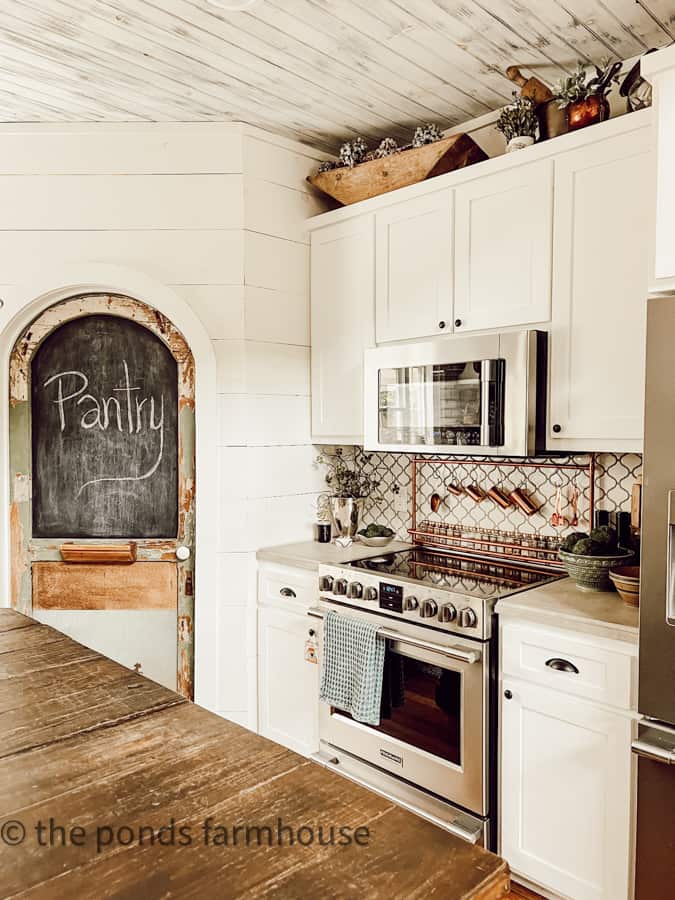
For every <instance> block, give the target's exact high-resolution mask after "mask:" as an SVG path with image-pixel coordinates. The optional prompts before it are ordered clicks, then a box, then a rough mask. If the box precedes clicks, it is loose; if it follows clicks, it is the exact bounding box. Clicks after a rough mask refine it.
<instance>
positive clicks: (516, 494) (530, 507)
mask: <svg viewBox="0 0 675 900" xmlns="http://www.w3.org/2000/svg"><path fill="white" fill-rule="evenodd" d="M509 497H510V498H511V500H512V501H513V502H514V503H515V504H516V506H517V507H518V508H519V509H521V510H522V511H523V512H524V513H525V515H526V516H533V515H534V514H535V513H536V511H537V507H536V506H535V505H534V503H533V502H532V500H531V499H530V498H529V497H528V496H527V494H526V493H525V491H521V489H520V488H516V489H515V490H514V491H511V493H510V494H509Z"/></svg>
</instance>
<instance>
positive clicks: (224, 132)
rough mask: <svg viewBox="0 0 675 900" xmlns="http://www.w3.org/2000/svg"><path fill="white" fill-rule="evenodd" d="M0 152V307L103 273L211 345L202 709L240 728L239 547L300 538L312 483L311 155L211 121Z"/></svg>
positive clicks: (111, 131)
mask: <svg viewBox="0 0 675 900" xmlns="http://www.w3.org/2000/svg"><path fill="white" fill-rule="evenodd" d="M0 145H1V146H2V152H1V153H0V297H5V298H6V299H7V298H9V297H11V295H12V294H13V293H14V292H15V291H16V285H17V284H20V283H22V282H27V281H29V280H31V279H32V278H33V277H34V273H35V271H36V269H37V268H39V267H40V266H44V267H47V266H56V265H57V264H62V263H69V262H70V263H74V264H75V265H77V263H78V262H84V261H89V262H91V261H95V262H104V263H112V264H115V265H118V266H122V267H128V268H132V269H136V270H139V271H140V272H143V273H145V274H147V275H149V276H151V277H152V278H154V279H156V280H158V281H160V282H162V283H163V284H166V285H169V286H171V287H172V288H173V289H174V290H175V291H176V292H177V293H178V294H179V295H180V296H182V297H183V298H184V299H185V300H186V302H187V303H188V304H189V305H190V306H191V307H192V308H193V310H194V311H195V313H196V314H197V315H198V317H199V318H200V319H201V320H202V322H203V324H204V326H205V328H206V330H207V332H208V334H209V336H210V337H211V339H212V341H213V343H214V347H215V352H216V358H217V364H218V372H217V391H218V394H219V397H218V400H219V408H220V416H219V421H218V422H217V423H216V422H214V423H213V427H214V429H216V428H217V431H218V444H219V466H218V471H214V472H213V473H212V482H211V483H207V484H204V483H202V484H199V485H198V487H197V503H199V493H200V491H213V490H217V491H218V495H219V507H220V516H219V520H218V521H217V522H214V523H213V528H214V529H217V531H218V554H219V570H220V577H219V581H218V584H217V585H214V586H212V587H213V589H214V590H216V591H217V594H218V598H219V657H220V662H221V666H220V675H219V685H218V701H217V707H218V710H219V711H220V712H221V713H222V714H223V715H227V716H229V717H231V718H234V719H236V720H237V721H240V722H243V723H244V724H251V725H254V724H255V550H256V549H257V548H258V547H260V546H263V545H265V544H272V543H282V542H284V541H292V540H296V539H302V538H304V537H306V536H308V535H309V534H310V533H311V523H312V502H313V495H314V493H315V492H316V490H317V489H318V486H319V476H318V473H316V472H315V471H314V470H313V469H312V466H311V464H310V463H311V459H312V448H311V446H310V443H309V346H308V344H309V337H308V318H309V296H308V276H309V256H308V242H307V241H308V239H307V235H306V234H305V232H304V228H303V222H304V220H305V219H306V217H307V216H309V215H312V214H314V213H316V212H319V211H321V207H320V205H319V203H318V201H317V200H316V199H315V198H314V197H313V196H312V195H310V194H309V193H308V192H307V190H306V188H305V182H304V178H305V176H306V174H307V173H308V172H309V171H310V170H311V169H313V168H314V167H315V166H316V165H317V161H318V160H319V159H320V158H321V156H322V155H321V153H318V152H315V151H312V150H311V149H309V148H308V147H306V146H304V145H300V144H296V143H294V142H291V141H289V140H286V139H284V138H279V137H274V136H272V135H269V134H267V133H265V132H261V131H257V130H256V129H251V128H248V127H246V126H240V125H222V124H221V125H211V124H186V125H169V126H167V125H131V124H127V125H86V126H69V125H62V126H49V125H42V126H40V125H21V126H19V125H4V126H0ZM200 589H202V590H203V589H204V587H203V586H202V587H201V588H200V585H199V579H197V590H198V591H199V590H200ZM209 589H210V588H209ZM198 611H199V594H198V595H197V615H199V612H198Z"/></svg>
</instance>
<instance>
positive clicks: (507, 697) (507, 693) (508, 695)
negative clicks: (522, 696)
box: [504, 691, 513, 700]
mask: <svg viewBox="0 0 675 900" xmlns="http://www.w3.org/2000/svg"><path fill="white" fill-rule="evenodd" d="M504 696H505V697H506V699H507V700H510V699H511V697H513V692H512V691H504Z"/></svg>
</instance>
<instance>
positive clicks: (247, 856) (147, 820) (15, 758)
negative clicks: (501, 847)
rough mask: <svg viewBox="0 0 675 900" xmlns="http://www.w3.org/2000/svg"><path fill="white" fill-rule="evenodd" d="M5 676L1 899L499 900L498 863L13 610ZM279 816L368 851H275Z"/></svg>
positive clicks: (0, 639) (6, 628) (1, 630)
mask: <svg viewBox="0 0 675 900" xmlns="http://www.w3.org/2000/svg"><path fill="white" fill-rule="evenodd" d="M20 636H23V638H24V641H25V644H24V646H23V647H22V646H21V641H20V640H19V641H17V639H18V638H20ZM29 659H30V660H32V667H31V666H28V665H27V660H29ZM38 661H39V664H38ZM0 667H1V668H0V721H1V722H2V725H3V730H2V735H1V741H0V747H1V750H2V757H3V759H2V766H1V767H0V808H1V809H2V820H3V823H4V822H7V821H9V820H18V821H21V822H22V823H23V825H24V827H25V828H26V836H25V839H24V840H23V842H22V843H21V845H20V846H8V845H7V844H0V865H1V866H2V872H3V884H2V893H3V896H9V895H12V896H36V897H37V896H48V897H50V898H60V897H63V898H71V897H74V896H77V897H78V898H89V897H91V898H94V897H95V898H100V897H111V896H118V897H119V896H126V897H143V898H147V900H152V898H159V897H162V898H168V897H195V898H196V897H204V896H214V895H218V896H229V897H242V898H244V897H246V898H260V897H271V896H275V897H278V896H283V897H298V898H299V897H301V896H308V897H312V896H321V897H326V898H338V897H348V896H367V897H369V898H370V897H372V898H387V900H391V898H397V897H401V898H404V897H405V898H420V900H421V898H428V897H430V898H447V900H470V898H472V900H479V898H480V900H494V898H500V897H506V896H507V894H508V890H509V875H508V868H507V866H506V864H505V863H504V862H503V861H502V860H500V859H499V857H497V856H494V855H493V854H491V853H488V852H487V851H485V850H482V849H481V848H478V847H475V846H473V845H471V844H467V843H465V842H463V841H461V840H459V839H458V838H455V837H453V836H452V835H449V834H447V833H446V832H444V831H442V830H440V829H438V828H436V827H435V826H433V825H431V824H429V823H427V822H425V821H423V820H421V819H419V818H417V817H415V816H413V815H412V814H411V813H408V812H406V811H404V810H402V809H400V808H399V807H397V806H395V805H393V804H392V803H391V802H390V801H388V800H385V799H383V798H381V797H378V796H377V795H375V794H373V793H371V792H370V791H367V790H365V789H363V788H360V787H358V786H356V785H354V784H352V783H351V782H348V781H345V780H343V779H341V778H340V777H339V776H337V775H334V774H332V773H330V772H327V771H326V770H325V769H323V768H322V767H320V766H317V765H315V764H314V763H312V762H310V761H308V760H307V759H305V758H303V757H300V756H298V755H297V754H295V753H292V752H291V751H289V750H286V749H285V748H283V747H281V746H279V745H277V744H274V743H272V742H271V741H268V740H265V739H263V738H261V737H259V736H257V735H255V734H253V733H251V732H248V731H246V730H244V729H242V728H240V727H238V726H236V725H234V724H232V723H229V722H227V721H225V720H223V719H221V718H219V717H217V716H215V715H213V714H211V713H208V712H206V711H205V710H203V709H201V708H199V707H197V706H194V705H193V704H191V703H189V702H187V701H185V700H184V699H183V698H182V697H180V696H178V695H177V694H174V693H173V692H171V691H168V690H166V689H164V688H161V687H159V686H158V685H156V684H154V683H152V682H149V681H147V680H146V679H144V678H143V677H142V676H139V675H136V674H135V673H132V672H129V671H128V670H126V669H124V668H122V667H121V666H118V665H117V664H115V663H113V662H111V661H110V660H107V659H105V658H104V657H102V656H100V655H98V654H95V653H92V652H91V651H87V650H86V649H85V648H82V647H79V645H77V644H75V643H74V642H73V641H71V640H69V639H68V638H63V637H61V636H59V635H57V634H56V633H55V632H53V630H52V629H50V628H47V627H45V626H42V625H38V624H36V623H34V622H32V620H30V619H26V618H25V617H22V616H21V615H20V614H18V613H16V612H13V611H6V610H0ZM50 817H51V818H52V819H53V820H54V825H61V826H64V827H65V829H66V832H65V838H64V842H62V841H61V837H60V832H58V831H53V832H52V834H53V835H54V836H55V837H54V838H53V840H52V844H53V846H48V847H45V846H40V845H39V842H38V833H37V832H36V831H35V825H36V824H38V823H42V824H43V826H44V829H48V824H49V820H50ZM207 819H210V825H209V829H210V831H205V830H204V822H205V821H206V820H207ZM278 819H281V820H282V826H283V827H286V828H289V827H290V828H292V829H295V832H296V834H297V833H299V832H298V829H299V828H300V827H301V826H307V827H308V828H312V829H314V831H315V832H317V833H318V828H319V826H323V827H324V829H325V834H326V835H328V834H329V831H328V829H329V827H330V826H331V825H333V826H339V827H344V828H348V829H352V831H351V832H350V833H352V834H353V833H354V832H353V829H355V828H357V827H359V826H361V827H364V828H367V829H368V838H367V846H357V845H356V844H355V843H354V842H352V843H351V844H350V845H349V846H331V845H326V846H317V844H316V843H314V844H313V845H311V846H303V845H302V844H301V843H299V842H297V841H296V842H295V843H294V844H293V845H292V846H291V845H290V841H289V839H288V832H283V831H282V832H281V834H282V842H281V845H279V842H278V841H277V842H276V843H274V842H273V843H272V845H270V844H269V842H268V840H267V838H266V834H267V832H266V831H265V830H264V829H265V828H266V827H269V828H271V829H275V831H274V834H275V835H276V834H277V832H276V829H277V828H278V827H279V826H278V821H277V820H278ZM171 823H173V829H174V830H173V832H172V831H171ZM236 825H238V826H239V827H240V828H242V829H245V827H246V826H249V828H250V829H251V830H250V835H249V842H248V846H246V842H245V840H244V831H240V832H239V835H240V839H239V841H238V842H235V841H234V839H233V835H234V831H233V829H234V826H236ZM162 826H165V829H164V831H163V832H161V834H163V835H164V841H163V842H162V841H160V840H159V837H158V836H159V834H160V831H159V829H160V828H161V827H162ZM218 826H221V827H225V828H227V829H228V835H229V837H230V843H229V844H228V845H226V846H217V845H214V843H213V840H212V838H213V834H214V833H215V832H214V829H216V828H217V827H218ZM73 827H79V828H80V829H81V832H78V833H77V835H76V837H77V839H76V840H74V841H73V840H71V839H70V829H71V828H73ZM141 827H143V831H142V832H141ZM124 828H126V831H125V830H124ZM180 828H183V829H184V831H183V832H180V831H179V829H180ZM256 828H260V829H262V831H260V832H258V831H257V830H256ZM44 829H43V831H42V835H43V838H44V840H48V834H49V832H48V830H44ZM97 829H98V831H97ZM120 829H122V830H120ZM141 833H142V834H143V835H144V839H143V841H141V840H140V839H139V836H140V834H141ZM220 833H221V834H223V833H224V832H222V831H221V832H220ZM172 834H173V835H174V838H175V839H174V841H173V844H172V839H171V836H172ZM205 834H206V835H209V834H210V835H211V837H210V838H209V837H207V838H205ZM259 834H260V835H261V836H262V837H261V838H260V839H259V838H258V835H259ZM304 834H305V837H307V832H305V833H304ZM360 834H361V836H362V838H363V837H364V832H360ZM129 835H132V839H131V840H129V841H128V843H127V840H128V838H129ZM151 835H154V839H151ZM284 835H286V839H285V840H284ZM180 837H182V839H183V841H184V845H183V846H178V845H177V844H178V838H180Z"/></svg>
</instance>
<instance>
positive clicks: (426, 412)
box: [364, 331, 548, 456]
mask: <svg viewBox="0 0 675 900" xmlns="http://www.w3.org/2000/svg"><path fill="white" fill-rule="evenodd" d="M547 337H548V335H547V334H546V333H545V332H541V331H511V332H505V333H503V334H486V335H481V336H478V337H463V336H461V337H460V336H457V337H447V338H440V339H438V340H433V341H426V342H423V343H415V344H398V345H395V346H394V345H391V346H387V347H377V348H375V349H372V350H366V354H365V379H364V382H365V403H364V413H365V439H364V446H365V449H366V450H389V451H394V452H396V451H398V452H409V453H446V454H452V455H457V454H463V455H476V454H477V455H488V456H531V455H533V454H534V453H536V452H537V450H538V449H539V445H540V443H541V442H542V437H543V430H542V429H543V427H544V419H545V397H546V394H545V379H546V352H547Z"/></svg>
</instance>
